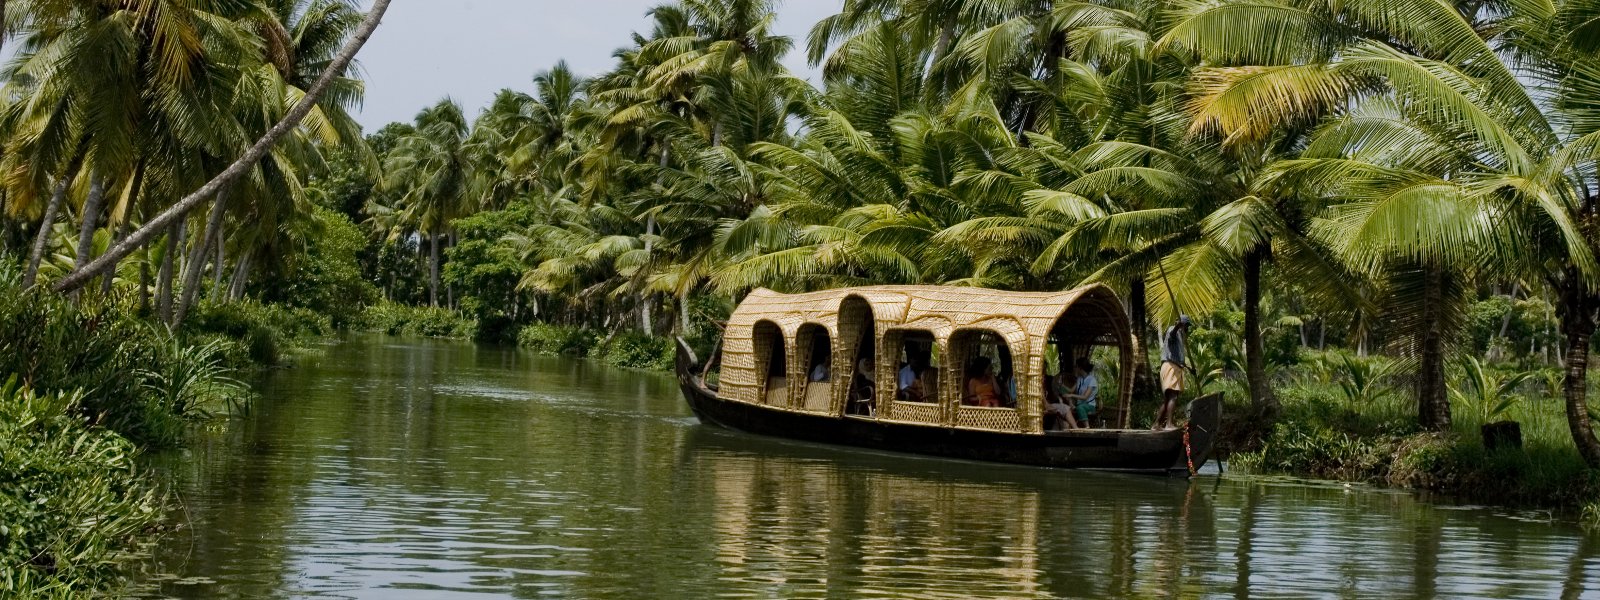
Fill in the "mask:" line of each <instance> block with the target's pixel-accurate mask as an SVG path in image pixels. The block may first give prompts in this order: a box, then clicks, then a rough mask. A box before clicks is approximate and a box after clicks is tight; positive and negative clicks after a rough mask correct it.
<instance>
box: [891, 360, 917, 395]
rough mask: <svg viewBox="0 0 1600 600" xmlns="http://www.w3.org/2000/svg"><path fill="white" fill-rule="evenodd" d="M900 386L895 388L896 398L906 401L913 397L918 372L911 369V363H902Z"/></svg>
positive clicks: (899, 372)
mask: <svg viewBox="0 0 1600 600" xmlns="http://www.w3.org/2000/svg"><path fill="white" fill-rule="evenodd" d="M898 375H899V381H898V383H899V385H898V386H897V387H895V388H894V390H895V398H897V399H900V400H905V399H907V398H909V397H910V396H911V386H912V385H913V384H915V383H916V382H917V370H916V369H914V368H912V367H911V362H910V361H905V362H901V363H900V370H899V371H898Z"/></svg>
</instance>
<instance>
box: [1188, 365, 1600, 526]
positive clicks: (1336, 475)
mask: <svg viewBox="0 0 1600 600" xmlns="http://www.w3.org/2000/svg"><path fill="white" fill-rule="evenodd" d="M1464 377H1465V375H1462V376H1460V377H1456V378H1453V382H1454V385H1463V383H1462V382H1463V381H1464ZM1358 381H1359V379H1358ZM1380 384H1382V385H1385V386H1386V385H1387V383H1385V382H1381V381H1379V382H1374V383H1372V384H1371V386H1372V387H1373V388H1376V387H1379V385H1380ZM1219 387H1220V388H1230V389H1228V390H1227V392H1226V394H1227V398H1228V400H1229V402H1228V406H1227V407H1226V409H1225V414H1229V415H1234V416H1233V417H1232V418H1229V419H1227V421H1226V423H1225V425H1224V432H1223V435H1224V438H1223V440H1222V444H1223V445H1224V447H1225V449H1226V450H1227V451H1229V452H1230V453H1231V456H1229V460H1228V466H1229V467H1230V468H1232V469H1236V470H1240V471H1244V472H1248V473H1259V474H1281V475H1291V476H1295V477H1305V478H1312V479H1322V480H1332V481H1341V482H1359V483H1366V484H1374V485H1379V486H1384V487H1390V488H1395V489H1402V490H1408V491H1412V492H1417V493H1424V494H1432V495H1440V496H1444V497H1448V498H1452V499H1455V500H1459V501H1464V502H1473V503H1487V504H1495V505H1501V506H1507V507H1516V508H1535V509H1543V510H1549V511H1552V512H1554V513H1557V514H1559V515H1561V516H1563V517H1566V518H1575V519H1579V520H1581V521H1582V522H1583V523H1584V525H1585V526H1586V527H1590V528H1595V527H1600V471H1596V470H1594V469H1591V468H1589V467H1588V465H1586V464H1585V463H1584V461H1583V459H1582V458H1581V457H1580V456H1579V455H1578V452H1577V449H1576V448H1575V447H1574V446H1573V444H1572V437H1571V434H1570V433H1569V432H1568V431H1567V422H1566V415H1565V413H1564V406H1563V404H1562V400H1561V398H1560V397H1559V396H1553V395H1543V396H1541V395H1539V392H1538V391H1532V392H1531V395H1529V396H1527V397H1521V396H1518V397H1516V398H1513V399H1512V401H1510V402H1507V403H1506V404H1507V405H1506V406H1504V407H1503V409H1502V410H1499V411H1485V410H1482V408H1483V407H1482V406H1479V405H1478V404H1477V403H1474V402H1473V401H1472V400H1471V399H1470V398H1468V397H1467V396H1466V395H1465V394H1456V396H1455V398H1454V402H1453V409H1454V411H1453V412H1454V418H1453V419H1452V424H1451V428H1450V429H1449V430H1448V431H1444V432H1429V431H1423V430H1421V429H1420V428H1419V427H1418V426H1417V424H1416V414H1415V413H1416V406H1415V403H1414V401H1412V400H1411V399H1410V398H1409V397H1408V396H1407V395H1406V394H1404V393H1403V392H1400V391H1397V390H1395V389H1393V388H1387V387H1386V388H1384V389H1382V390H1378V389H1366V390H1363V389H1361V386H1359V385H1351V386H1339V385H1332V384H1315V383H1307V382H1297V383H1294V384H1291V385H1287V386H1284V387H1282V388H1280V389H1278V391H1277V397H1278V399H1279V402H1280V403H1281V405H1282V411H1281V413H1279V415H1278V416H1277V418H1276V419H1275V420H1273V421H1272V422H1271V423H1269V424H1264V423H1265V422H1264V421H1263V420H1261V419H1260V418H1259V417H1256V416H1254V413H1255V412H1256V411H1255V409H1254V408H1253V407H1251V406H1250V405H1249V398H1248V395H1247V394H1246V393H1245V392H1244V390H1243V389H1242V388H1241V387H1240V386H1238V385H1233V384H1230V385H1227V386H1219ZM1500 422H1515V423H1517V425H1518V428H1519V429H1520V433H1521V444H1520V446H1518V445H1512V444H1505V445H1501V446H1499V447H1495V448H1490V447H1488V446H1486V444H1485V441H1484V436H1483V433H1482V427H1483V425H1485V424H1487V423H1500Z"/></svg>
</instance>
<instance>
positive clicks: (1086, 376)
mask: <svg viewBox="0 0 1600 600" xmlns="http://www.w3.org/2000/svg"><path fill="white" fill-rule="evenodd" d="M1076 367H1077V369H1076V371H1077V374H1078V385H1077V386H1076V387H1074V388H1073V389H1072V393H1070V394H1067V396H1066V397H1067V399H1068V400H1070V401H1072V403H1073V406H1074V408H1073V411H1074V416H1076V417H1077V421H1078V422H1079V423H1082V424H1083V426H1084V427H1088V426H1089V415H1092V414H1094V413H1095V412H1096V410H1097V409H1099V408H1100V406H1099V396H1100V380H1099V379H1096V378H1095V376H1094V363H1092V362H1089V357H1087V356H1080V357H1078V362H1077V365H1076Z"/></svg>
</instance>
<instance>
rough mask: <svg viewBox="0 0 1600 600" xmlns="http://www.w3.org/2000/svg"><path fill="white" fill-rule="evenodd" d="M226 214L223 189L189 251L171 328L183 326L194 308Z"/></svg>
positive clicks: (226, 192)
mask: <svg viewBox="0 0 1600 600" xmlns="http://www.w3.org/2000/svg"><path fill="white" fill-rule="evenodd" d="M227 214H228V190H227V189H223V190H222V191H220V192H217V200H216V202H214V203H212V205H211V216H210V217H209V218H207V219H206V229H205V231H204V232H202V233H201V234H200V238H199V241H198V243H196V244H195V245H194V248H193V249H192V250H190V251H189V260H188V261H187V262H185V263H184V269H183V294H182V297H181V298H179V301H178V308H177V312H176V313H175V314H173V316H172V326H173V327H177V326H178V325H182V324H183V319H184V317H187V316H189V309H190V308H192V307H193V306H194V300H195V298H198V297H199V296H200V279H201V278H202V277H203V276H204V274H205V267H206V255H208V254H210V253H211V245H212V244H217V243H220V242H221V241H222V240H221V239H220V238H221V237H222V218H223V217H224V216H225V215H227Z"/></svg>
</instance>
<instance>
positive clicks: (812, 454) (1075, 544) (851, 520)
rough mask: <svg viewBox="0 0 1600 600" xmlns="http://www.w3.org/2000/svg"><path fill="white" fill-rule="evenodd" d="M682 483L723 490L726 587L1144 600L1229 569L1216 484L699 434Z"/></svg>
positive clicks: (720, 531) (684, 458)
mask: <svg viewBox="0 0 1600 600" xmlns="http://www.w3.org/2000/svg"><path fill="white" fill-rule="evenodd" d="M680 449H681V451H682V452H681V454H680V455H679V457H678V459H679V465H678V468H676V469H675V472H677V473H680V477H686V478H694V477H696V476H697V475H693V474H699V475H698V476H699V477H703V478H704V479H699V480H698V481H696V483H695V485H702V486H706V487H707V489H709V496H708V497H709V499H710V500H711V502H709V503H707V504H703V505H700V506H698V507H697V509H698V510H700V511H703V512H704V513H705V514H708V515H710V518H711V519H712V521H713V522H714V532H713V534H712V537H711V539H712V540H714V543H715V546H716V548H717V558H718V561H719V562H720V563H721V564H722V565H723V567H724V569H725V572H724V573H723V577H725V578H727V579H730V580H737V581H736V582H735V583H736V584H750V583H752V582H787V583H788V585H791V586H795V587H782V588H772V589H770V590H767V591H770V592H773V593H772V595H785V593H787V594H788V595H806V594H804V593H801V592H802V591H808V590H810V589H811V588H808V587H806V585H807V584H806V582H819V581H825V582H827V587H828V589H829V590H835V591H841V592H842V594H841V595H845V596H874V595H883V596H898V597H952V598H954V597H973V596H992V597H1017V598H1027V597H1075V596H1076V597H1082V596H1105V597H1131V596H1140V595H1159V594H1150V593H1145V592H1150V591H1152V590H1149V589H1146V588H1147V587H1150V586H1156V587H1157V588H1159V589H1166V588H1167V587H1168V586H1169V585H1176V584H1177V583H1178V581H1179V580H1181V578H1180V577H1179V576H1178V575H1177V574H1178V573H1181V572H1182V569H1181V568H1179V567H1180V566H1181V565H1183V564H1185V561H1187V560H1188V558H1189V557H1190V556H1191V553H1195V554H1197V555H1199V556H1212V555H1215V554H1216V550H1217V544H1216V535H1217V532H1216V530H1215V527H1214V525H1215V521H1216V518H1215V514H1214V509H1213V507H1212V505H1211V502H1210V499H1209V497H1208V495H1207V493H1206V492H1205V491H1204V489H1203V488H1204V487H1205V486H1204V485H1202V484H1199V483H1194V482H1188V481H1183V480H1174V479H1167V478H1151V477H1138V476H1130V475H1125V474H1117V473H1099V472H1075V473H1070V474H1063V473H1061V472H1057V471H1051V470H1047V469H1038V468H1031V467H1020V466H1019V467H1011V466H996V465H992V464H984V463H977V462H966V461H956V462H952V461H947V460H937V459H924V458H919V457H915V456H907V455H905V454H896V453H878V452H846V451H840V449H838V448H836V447H829V446H824V445H817V444H810V443H806V442H795V441H790V440H780V439H770V440H764V439H760V438H752V437H750V436H745V435H740V434H737V433H731V432H726V431H722V430H719V429H717V428H709V427H703V428H692V429H690V430H688V431H687V432H686V437H685V439H684V443H683V444H682V445H681V446H680Z"/></svg>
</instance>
